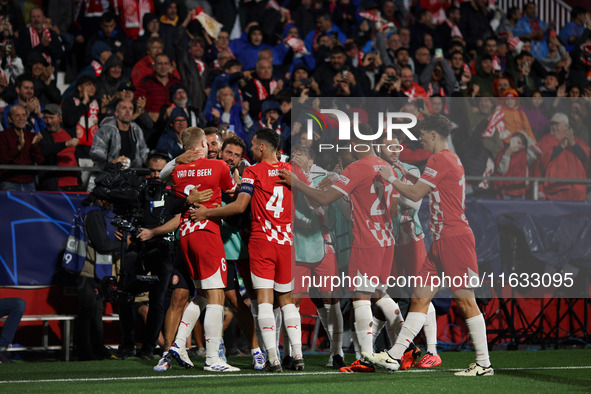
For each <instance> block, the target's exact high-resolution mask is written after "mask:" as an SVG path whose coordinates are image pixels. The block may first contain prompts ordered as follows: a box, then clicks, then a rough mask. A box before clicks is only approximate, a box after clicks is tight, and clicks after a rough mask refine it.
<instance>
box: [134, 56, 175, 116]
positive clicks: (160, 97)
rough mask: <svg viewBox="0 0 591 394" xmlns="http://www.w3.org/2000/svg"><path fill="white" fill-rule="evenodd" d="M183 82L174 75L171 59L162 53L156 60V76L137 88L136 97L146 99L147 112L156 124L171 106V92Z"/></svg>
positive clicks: (149, 77) (143, 80)
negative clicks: (172, 87)
mask: <svg viewBox="0 0 591 394" xmlns="http://www.w3.org/2000/svg"><path fill="white" fill-rule="evenodd" d="M178 83H181V81H180V80H179V79H178V78H177V77H176V76H175V75H174V74H173V73H172V69H171V63H170V58H169V57H168V55H166V54H164V53H161V54H160V55H157V56H156V57H155V58H154V74H152V75H151V76H148V77H146V78H144V79H142V81H141V82H140V83H139V85H137V86H136V89H137V90H136V96H137V97H145V98H146V112H147V113H148V115H149V116H150V118H151V119H152V120H153V121H154V122H156V121H157V120H158V117H159V116H160V111H162V109H163V108H166V107H168V106H169V105H170V97H169V93H168V92H169V90H170V87H171V86H172V85H175V84H178Z"/></svg>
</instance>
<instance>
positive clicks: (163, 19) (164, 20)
mask: <svg viewBox="0 0 591 394" xmlns="http://www.w3.org/2000/svg"><path fill="white" fill-rule="evenodd" d="M178 21H179V16H178V15H177V16H175V17H174V19H168V17H167V16H166V15H162V16H161V17H160V23H164V24H165V25H170V26H176V24H177V22H178Z"/></svg>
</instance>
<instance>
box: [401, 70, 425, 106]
mask: <svg viewBox="0 0 591 394" xmlns="http://www.w3.org/2000/svg"><path fill="white" fill-rule="evenodd" d="M400 91H401V92H402V93H404V95H405V96H406V97H408V98H409V99H410V100H409V101H411V100H416V99H417V98H418V97H427V92H426V91H425V89H423V87H422V86H421V85H419V84H418V83H416V82H414V81H413V73H412V70H411V69H410V67H409V66H405V67H402V68H401V69H400Z"/></svg>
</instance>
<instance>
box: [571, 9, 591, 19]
mask: <svg viewBox="0 0 591 394" xmlns="http://www.w3.org/2000/svg"><path fill="white" fill-rule="evenodd" d="M586 13H587V10H585V9H584V8H583V7H580V6H577V7H573V9H572V11H571V12H570V18H571V19H575V18H576V17H577V16H579V15H581V14H586Z"/></svg>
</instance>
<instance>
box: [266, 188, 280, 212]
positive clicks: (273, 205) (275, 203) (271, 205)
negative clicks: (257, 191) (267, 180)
mask: <svg viewBox="0 0 591 394" xmlns="http://www.w3.org/2000/svg"><path fill="white" fill-rule="evenodd" d="M265 208H266V209H267V210H268V211H271V212H273V217H276V218H278V217H280V216H281V213H282V212H283V210H284V208H283V186H275V187H274V188H273V195H272V196H271V198H270V199H269V201H267V205H266V206H265Z"/></svg>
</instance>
